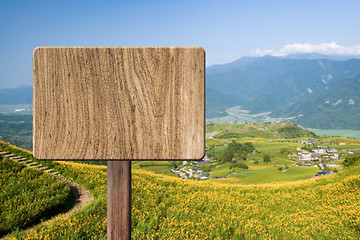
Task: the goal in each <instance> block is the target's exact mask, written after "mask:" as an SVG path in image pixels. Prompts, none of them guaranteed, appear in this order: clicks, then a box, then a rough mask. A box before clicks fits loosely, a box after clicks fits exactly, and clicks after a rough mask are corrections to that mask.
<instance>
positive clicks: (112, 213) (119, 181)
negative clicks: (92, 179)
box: [107, 161, 131, 240]
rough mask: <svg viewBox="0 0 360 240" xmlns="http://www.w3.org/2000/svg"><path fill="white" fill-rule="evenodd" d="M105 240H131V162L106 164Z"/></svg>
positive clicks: (109, 162) (110, 162)
mask: <svg viewBox="0 0 360 240" xmlns="http://www.w3.org/2000/svg"><path fill="white" fill-rule="evenodd" d="M107 178H108V180H107V239H109V240H119V239H124V240H125V239H126V240H130V239H131V162H130V161H108V162H107Z"/></svg>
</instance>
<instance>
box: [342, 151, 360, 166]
mask: <svg viewBox="0 0 360 240" xmlns="http://www.w3.org/2000/svg"><path fill="white" fill-rule="evenodd" d="M357 163H360V154H351V155H347V156H346V158H345V160H344V161H343V164H344V166H345V167H350V166H352V165H355V164H357Z"/></svg>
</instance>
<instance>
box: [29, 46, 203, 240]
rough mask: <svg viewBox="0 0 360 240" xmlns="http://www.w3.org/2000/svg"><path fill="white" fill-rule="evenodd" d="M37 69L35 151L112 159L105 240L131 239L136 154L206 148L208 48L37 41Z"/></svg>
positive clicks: (191, 152)
mask: <svg viewBox="0 0 360 240" xmlns="http://www.w3.org/2000/svg"><path fill="white" fill-rule="evenodd" d="M33 71H34V84H33V86H34V97H33V99H34V100H33V101H34V103H33V109H34V110H33V111H34V114H33V117H34V121H33V122H34V129H33V141H34V144H33V145H34V148H33V153H34V157H35V158H37V159H39V160H97V161H108V169H107V172H108V193H107V197H108V205H107V206H108V211H107V214H108V230H107V234H108V239H116V240H118V239H126V240H128V239H130V237H131V228H130V225H131V160H195V159H202V158H203V156H204V154H205V51H204V49H202V48H200V47H39V48H36V49H35V50H34V57H33ZM120 160H123V161H120Z"/></svg>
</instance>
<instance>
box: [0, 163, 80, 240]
mask: <svg viewBox="0 0 360 240" xmlns="http://www.w3.org/2000/svg"><path fill="white" fill-rule="evenodd" d="M73 204H74V199H73V197H72V194H71V191H70V188H69V186H68V185H67V184H66V183H65V182H64V181H61V180H58V179H56V178H54V177H53V176H51V175H50V174H48V173H45V172H41V171H39V170H38V169H35V168H33V167H28V166H25V165H24V164H21V163H17V162H15V161H12V160H10V159H7V158H3V157H2V156H0V220H1V221H0V236H1V235H4V234H6V233H9V232H11V231H13V230H15V229H24V228H27V227H29V226H31V225H34V224H35V223H37V222H39V221H40V220H42V219H48V218H50V217H52V216H54V215H56V214H58V213H59V212H63V211H67V210H68V209H69V208H70V207H71V206H72V205H73Z"/></svg>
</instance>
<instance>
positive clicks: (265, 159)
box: [263, 154, 271, 163]
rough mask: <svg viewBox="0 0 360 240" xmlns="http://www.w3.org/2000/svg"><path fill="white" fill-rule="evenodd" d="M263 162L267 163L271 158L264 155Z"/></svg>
mask: <svg viewBox="0 0 360 240" xmlns="http://www.w3.org/2000/svg"><path fill="white" fill-rule="evenodd" d="M263 161H264V163H269V162H270V161H271V157H270V155H268V154H265V155H264V157H263Z"/></svg>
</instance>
